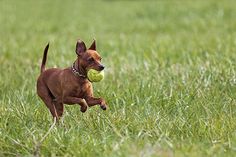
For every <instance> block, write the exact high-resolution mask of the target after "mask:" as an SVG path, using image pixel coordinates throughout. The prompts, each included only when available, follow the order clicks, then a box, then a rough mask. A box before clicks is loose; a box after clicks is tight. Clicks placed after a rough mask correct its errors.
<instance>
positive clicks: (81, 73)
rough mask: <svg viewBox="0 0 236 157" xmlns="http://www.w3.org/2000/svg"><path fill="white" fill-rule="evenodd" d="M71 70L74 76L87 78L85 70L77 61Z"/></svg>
mask: <svg viewBox="0 0 236 157" xmlns="http://www.w3.org/2000/svg"><path fill="white" fill-rule="evenodd" d="M71 70H72V72H73V73H74V74H75V75H76V76H79V77H83V78H87V75H86V70H84V68H83V67H81V66H80V64H79V60H78V59H77V60H76V61H75V62H74V63H73V64H72V66H71Z"/></svg>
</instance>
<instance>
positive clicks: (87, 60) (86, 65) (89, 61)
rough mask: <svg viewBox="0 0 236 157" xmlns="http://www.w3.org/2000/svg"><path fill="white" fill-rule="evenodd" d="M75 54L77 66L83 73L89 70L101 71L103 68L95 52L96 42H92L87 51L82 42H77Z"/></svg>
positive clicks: (99, 57)
mask: <svg viewBox="0 0 236 157" xmlns="http://www.w3.org/2000/svg"><path fill="white" fill-rule="evenodd" d="M75 52H76V54H77V56H78V58H77V60H78V65H79V66H80V67H81V68H83V70H84V71H86V72H87V71H88V70H89V69H95V70H97V71H102V70H103V69H104V68H105V67H104V66H103V65H102V64H101V60H102V58H101V56H100V55H99V53H98V52H97V51H96V41H95V40H94V41H93V43H92V44H91V46H90V47H89V48H88V49H87V48H86V45H85V43H84V42H83V41H82V40H80V39H79V40H78V41H77V44H76V49H75Z"/></svg>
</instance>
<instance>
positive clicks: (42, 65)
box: [41, 43, 49, 73]
mask: <svg viewBox="0 0 236 157" xmlns="http://www.w3.org/2000/svg"><path fill="white" fill-rule="evenodd" d="M48 48H49V43H48V44H47V46H46V47H45V49H44V53H43V60H42V64H41V73H42V72H44V70H45V64H46V61H47V54H48Z"/></svg>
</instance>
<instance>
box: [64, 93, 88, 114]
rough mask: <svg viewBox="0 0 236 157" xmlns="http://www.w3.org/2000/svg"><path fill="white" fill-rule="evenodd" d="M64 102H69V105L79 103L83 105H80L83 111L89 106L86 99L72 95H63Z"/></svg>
mask: <svg viewBox="0 0 236 157" xmlns="http://www.w3.org/2000/svg"><path fill="white" fill-rule="evenodd" d="M62 102H63V103H64V104H68V105H74V104H79V105H80V106H81V107H80V111H81V112H85V111H86V110H87V106H88V105H87V102H86V101H85V99H82V98H77V97H71V96H65V97H63V98H62Z"/></svg>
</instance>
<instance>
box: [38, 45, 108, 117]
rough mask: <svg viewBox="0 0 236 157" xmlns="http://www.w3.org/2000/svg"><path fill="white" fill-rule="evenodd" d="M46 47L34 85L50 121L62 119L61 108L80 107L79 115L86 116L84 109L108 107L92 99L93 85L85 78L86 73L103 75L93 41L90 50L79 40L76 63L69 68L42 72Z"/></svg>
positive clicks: (104, 108)
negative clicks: (74, 105)
mask: <svg viewBox="0 0 236 157" xmlns="http://www.w3.org/2000/svg"><path fill="white" fill-rule="evenodd" d="M48 48H49V44H48V45H47V46H46V48H45V50H44V55H43V60H42V65H41V74H40V76H39V77H38V81H37V93H38V95H39V97H40V98H41V99H42V100H43V101H44V103H45V104H46V106H47V107H48V109H49V110H50V112H51V114H52V116H53V117H56V118H57V120H58V119H59V118H60V117H61V116H62V114H63V111H64V104H69V105H73V104H79V105H80V106H81V108H80V110H81V112H85V111H86V110H87V107H88V106H89V107H90V106H94V105H97V104H98V105H100V107H101V108H102V109H103V110H106V108H107V106H106V103H105V101H104V99H102V98H95V97H94V96H93V88H92V83H91V82H90V81H89V80H88V78H87V71H88V70H89V69H95V70H98V71H102V70H103V69H104V66H103V65H102V64H101V57H100V55H99V54H98V52H97V51H96V43H95V40H94V41H93V43H92V45H91V46H90V48H89V49H87V48H86V46H85V43H84V42H83V41H81V40H78V41H77V44H76V50H75V52H76V54H77V59H76V60H75V62H74V63H73V65H72V67H69V68H65V69H59V68H50V69H47V70H45V64H46V60H47V52H48Z"/></svg>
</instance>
